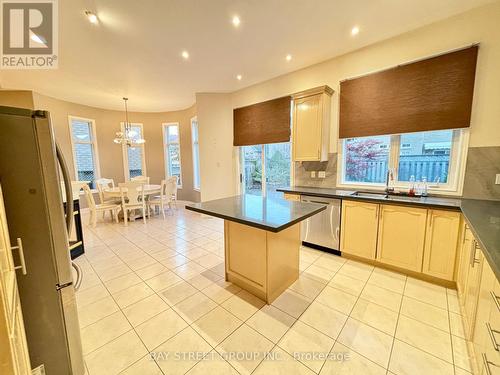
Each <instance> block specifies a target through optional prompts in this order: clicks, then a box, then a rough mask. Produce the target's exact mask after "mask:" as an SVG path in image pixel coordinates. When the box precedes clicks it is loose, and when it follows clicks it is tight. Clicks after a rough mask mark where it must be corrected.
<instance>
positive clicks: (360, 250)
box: [340, 200, 379, 259]
mask: <svg viewBox="0 0 500 375" xmlns="http://www.w3.org/2000/svg"><path fill="white" fill-rule="evenodd" d="M378 211H379V205H378V204H373V203H365V202H354V201H347V200H343V201H342V224H341V228H340V241H341V243H340V249H341V251H342V252H343V253H347V254H352V255H356V256H359V257H363V258H368V259H375V253H376V249H377V225H378Z"/></svg>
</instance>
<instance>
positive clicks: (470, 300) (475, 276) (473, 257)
mask: <svg viewBox="0 0 500 375" xmlns="http://www.w3.org/2000/svg"><path fill="white" fill-rule="evenodd" d="M472 242H473V244H472V249H471V253H470V259H469V264H470V266H469V275H468V276H467V284H466V286H465V298H464V313H465V320H466V332H465V335H466V337H472V333H473V332H474V323H475V321H476V311H477V301H478V298H479V288H480V282H481V271H482V268H483V262H484V257H483V254H482V252H481V249H480V248H479V246H478V245H477V243H476V241H475V240H473V241H472Z"/></svg>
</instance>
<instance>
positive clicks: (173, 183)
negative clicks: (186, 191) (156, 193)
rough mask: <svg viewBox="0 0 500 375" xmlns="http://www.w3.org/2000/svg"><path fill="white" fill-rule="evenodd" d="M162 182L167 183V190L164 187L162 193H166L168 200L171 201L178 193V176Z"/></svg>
mask: <svg viewBox="0 0 500 375" xmlns="http://www.w3.org/2000/svg"><path fill="white" fill-rule="evenodd" d="M162 182H165V190H163V186H162V192H164V195H165V198H166V199H168V200H171V199H172V196H173V195H174V194H175V193H176V191H177V176H173V177H169V178H167V179H166V180H163V181H162ZM162 198H163V196H162Z"/></svg>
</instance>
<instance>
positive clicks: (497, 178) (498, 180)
mask: <svg viewBox="0 0 500 375" xmlns="http://www.w3.org/2000/svg"><path fill="white" fill-rule="evenodd" d="M495 185H500V174H498V173H497V175H496V176H495Z"/></svg>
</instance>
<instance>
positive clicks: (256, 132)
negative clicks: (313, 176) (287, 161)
mask: <svg viewBox="0 0 500 375" xmlns="http://www.w3.org/2000/svg"><path fill="white" fill-rule="evenodd" d="M290 102H291V98H290V97H289V96H285V97H283V98H278V99H273V100H269V101H267V102H262V103H257V104H253V105H249V106H247V107H242V108H236V109H235V110H234V111H233V127H234V140H233V144H234V145H235V146H247V145H259V144H266V143H277V142H288V141H290Z"/></svg>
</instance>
